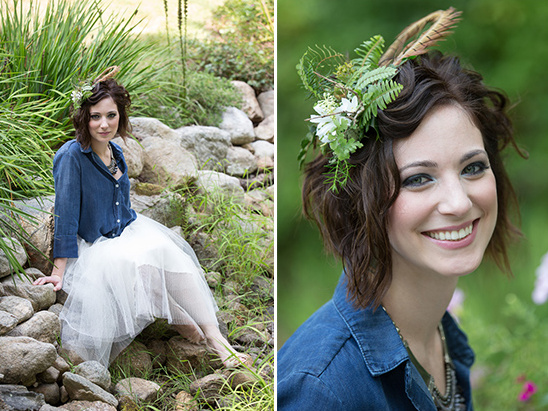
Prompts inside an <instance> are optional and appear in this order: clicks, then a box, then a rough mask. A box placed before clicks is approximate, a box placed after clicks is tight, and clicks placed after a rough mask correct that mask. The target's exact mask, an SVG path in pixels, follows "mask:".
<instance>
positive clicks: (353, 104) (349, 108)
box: [339, 96, 358, 113]
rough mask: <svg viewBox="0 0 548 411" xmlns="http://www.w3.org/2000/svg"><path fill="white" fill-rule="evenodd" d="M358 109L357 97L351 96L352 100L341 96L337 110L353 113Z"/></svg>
mask: <svg viewBox="0 0 548 411" xmlns="http://www.w3.org/2000/svg"><path fill="white" fill-rule="evenodd" d="M357 110H358V97H357V96H354V97H352V101H350V100H348V99H346V98H344V97H343V98H342V100H341V105H340V106H339V111H344V112H345V113H355V112H356V111H357Z"/></svg>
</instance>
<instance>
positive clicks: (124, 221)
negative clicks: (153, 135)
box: [53, 140, 137, 258]
mask: <svg viewBox="0 0 548 411" xmlns="http://www.w3.org/2000/svg"><path fill="white" fill-rule="evenodd" d="M110 144H111V147H112V152H113V154H114V158H115V159H116V163H117V164H118V168H119V169H120V171H121V172H122V173H123V174H122V176H121V177H120V178H119V179H118V180H116V179H115V178H114V177H113V176H112V174H111V173H110V172H109V171H108V168H107V167H106V165H105V164H104V163H103V161H102V160H101V159H100V158H99V156H98V155H97V154H95V153H94V152H93V150H92V149H91V147H89V148H87V149H83V148H82V146H81V145H80V143H78V142H77V141H76V140H71V141H68V142H66V143H65V144H63V146H62V147H61V148H60V149H59V150H58V151H57V153H56V154H55V157H54V158H53V179H54V181H55V233H54V240H53V258H58V257H68V258H76V257H78V242H77V238H78V236H80V237H81V238H83V239H84V240H86V241H88V242H90V243H92V242H94V241H95V240H97V239H98V238H99V237H101V236H104V237H117V236H119V235H120V234H121V233H122V231H123V230H124V228H125V227H126V226H127V225H128V224H129V223H131V222H132V221H133V220H135V218H136V217H137V215H136V214H135V211H133V210H132V209H131V203H130V199H129V189H130V183H129V177H128V175H127V165H126V162H125V160H124V155H123V154H122V149H121V148H120V147H119V146H118V145H116V144H114V143H110Z"/></svg>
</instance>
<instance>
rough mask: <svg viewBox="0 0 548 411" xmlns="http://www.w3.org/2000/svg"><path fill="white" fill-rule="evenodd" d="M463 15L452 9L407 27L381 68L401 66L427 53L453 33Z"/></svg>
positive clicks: (381, 63) (389, 49) (392, 46)
mask: <svg viewBox="0 0 548 411" xmlns="http://www.w3.org/2000/svg"><path fill="white" fill-rule="evenodd" d="M461 14H462V12H460V11H457V10H455V9H454V8H453V7H450V8H448V9H447V10H438V11H435V12H433V13H430V14H429V15H428V16H426V17H423V18H422V19H420V20H418V21H416V22H415V23H413V24H411V25H410V26H408V27H406V28H405V29H404V30H403V31H402V32H401V33H400V35H399V36H398V37H397V38H396V40H395V41H394V43H392V45H391V46H390V47H389V48H388V50H386V53H384V55H383V56H382V57H381V59H380V61H379V66H386V65H388V64H390V63H392V64H394V65H395V66H399V65H400V64H401V63H402V62H403V61H405V59H407V58H409V57H414V56H420V55H421V54H424V53H426V52H427V51H428V49H429V48H430V47H432V46H434V45H435V44H436V43H437V42H439V41H441V40H444V38H445V37H446V36H447V35H449V34H450V33H451V31H450V30H451V29H452V28H454V27H455V26H456V25H457V23H458V22H459V21H460V15H461ZM429 23H431V26H430V27H429V28H428V29H427V30H426V31H424V32H423V30H424V28H425V27H426V26H427V25H428V24H429ZM421 32H422V34H421ZM419 34H420V35H419ZM417 35H419V37H418V38H417V39H416V40H415V41H412V42H411V43H409V44H407V46H405V44H406V43H407V42H408V41H409V40H410V39H412V38H414V37H416V36H417ZM404 46H405V47H404Z"/></svg>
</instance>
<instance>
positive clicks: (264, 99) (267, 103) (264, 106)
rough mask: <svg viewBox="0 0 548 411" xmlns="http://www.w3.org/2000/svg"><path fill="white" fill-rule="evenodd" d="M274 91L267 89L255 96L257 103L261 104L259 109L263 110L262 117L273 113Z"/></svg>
mask: <svg viewBox="0 0 548 411" xmlns="http://www.w3.org/2000/svg"><path fill="white" fill-rule="evenodd" d="M275 95H276V94H275V93H274V90H268V91H264V92H262V93H261V94H259V95H258V96H257V101H258V102H259V105H260V106H261V110H262V111H263V114H264V117H265V118H267V117H268V116H273V115H274V108H275V104H274V103H275V99H274V97H275Z"/></svg>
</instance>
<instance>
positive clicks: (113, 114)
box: [108, 113, 116, 118]
mask: <svg viewBox="0 0 548 411" xmlns="http://www.w3.org/2000/svg"><path fill="white" fill-rule="evenodd" d="M114 117H116V113H110V114H109V115H108V118H114Z"/></svg>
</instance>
